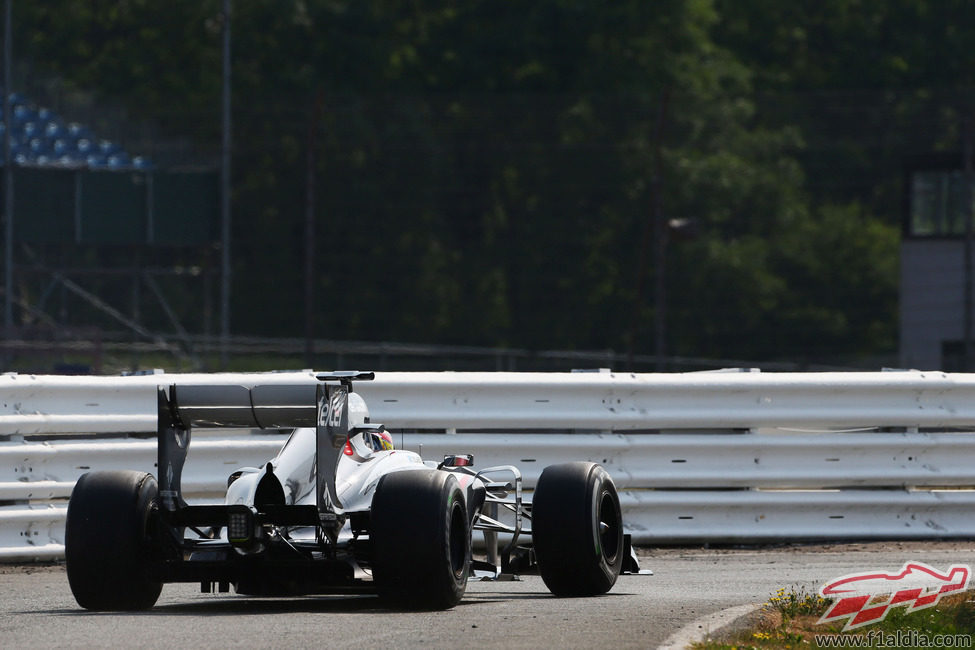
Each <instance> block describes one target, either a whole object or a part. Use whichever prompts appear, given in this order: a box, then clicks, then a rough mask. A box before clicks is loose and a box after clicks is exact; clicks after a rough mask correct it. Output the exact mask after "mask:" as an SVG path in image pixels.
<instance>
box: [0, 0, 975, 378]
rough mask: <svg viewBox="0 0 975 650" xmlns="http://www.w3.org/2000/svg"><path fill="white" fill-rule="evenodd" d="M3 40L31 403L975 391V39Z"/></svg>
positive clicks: (735, 23)
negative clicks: (748, 380) (524, 392)
mask: <svg viewBox="0 0 975 650" xmlns="http://www.w3.org/2000/svg"><path fill="white" fill-rule="evenodd" d="M5 9H6V10H7V19H8V30H7V34H8V38H6V39H5V49H6V51H7V52H8V55H7V56H6V57H5V65H7V67H8V70H7V74H6V75H5V77H6V80H5V82H4V83H5V84H6V85H7V87H6V89H5V96H6V100H5V103H4V110H5V116H6V117H5V119H4V120H3V124H4V143H5V145H7V146H5V147H4V152H5V157H4V173H5V177H4V178H5V182H4V184H3V194H4V206H5V207H4V211H3V215H4V224H5V229H4V241H5V249H4V252H5V254H4V257H5V268H4V277H5V279H6V284H5V289H4V299H5V301H6V305H5V307H6V320H5V328H4V337H3V341H2V344H0V351H2V353H3V355H4V356H3V361H4V370H5V371H20V372H28V371H30V372H106V373H107V372H119V371H140V370H146V369H149V368H166V369H169V370H178V369H181V370H221V369H233V370H258V369H283V368H296V367H314V368H318V369H325V368H335V367H344V368H349V367H361V368H368V369H377V370H383V369H386V370H450V369H453V370H567V369H571V368H596V367H609V368H613V369H614V370H620V371H624V370H634V371H652V370H695V369H702V368H711V367H715V366H727V365H742V366H752V367H761V368H764V369H767V370H807V369H812V370H817V369H871V370H876V369H879V368H881V367H883V366H895V367H896V366H906V367H915V368H921V369H938V368H940V369H944V370H966V369H971V366H972V364H971V360H972V357H973V355H972V313H973V311H975V310H973V306H972V268H971V267H972V264H971V260H972V227H971V222H972V208H971V206H972V191H971V188H972V186H973V182H972V181H973V178H972V177H973V172H972V167H973V165H972V157H973V154H972V149H973V146H972V140H973V137H975V136H973V130H975V129H973V125H972V121H973V119H975V50H973V49H972V48H971V43H973V42H975V4H973V3H970V2H967V1H963V0H937V1H936V0H930V1H926V0H894V1H891V0H858V1H855V0H816V1H812V0H808V1H796V2H789V3H781V2H769V1H768V0H657V1H654V2H647V1H645V0H618V1H616V2H611V3H607V2H595V1H589V0H571V1H570V0H510V1H507V0H506V1H504V2H499V1H497V0H495V1H492V2H486V1H479V0H470V1H466V2H424V1H418V2H400V1H395V0H386V1H361V0H242V1H234V2H229V1H226V0H169V1H167V2H156V1H153V0H116V1H113V2H109V1H96V2H84V3H79V2H71V1H68V0H48V1H45V2H42V3H40V2H27V1H26V0H7V2H6V5H5ZM228 10H229V12H228ZM228 52H229V57H228V56H227V53H228ZM225 135H226V137H225ZM8 146H9V148H8ZM225 199H226V202H224V200H225ZM225 229H226V230H225Z"/></svg>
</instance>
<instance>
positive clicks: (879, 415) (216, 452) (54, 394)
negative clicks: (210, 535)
mask: <svg viewBox="0 0 975 650" xmlns="http://www.w3.org/2000/svg"><path fill="white" fill-rule="evenodd" d="M314 381H315V380H314V377H313V375H312V373H309V372H302V373H271V374H233V375H232V374H217V375H196V374H194V375H150V376H141V377H80V378H79V377H37V376H25V375H4V376H0V435H5V436H6V437H8V438H9V439H8V441H6V442H0V560H4V559H6V560H11V559H31V558H41V559H49V558H58V557H61V556H62V555H63V528H64V513H65V508H66V499H67V497H68V495H69V494H70V490H71V488H72V487H73V485H74V482H75V481H76V480H77V478H78V477H79V476H80V475H81V474H82V473H84V472H85V471H88V470H89V469H116V468H128V469H144V470H146V471H153V470H154V467H153V465H154V463H155V454H156V442H155V439H154V438H152V439H124V438H118V437H114V438H101V439H89V440H82V439H80V438H78V437H75V438H69V439H60V440H41V439H36V438H30V437H31V436H35V437H36V436H38V435H40V434H55V433H56V434H65V433H67V434H84V433H85V432H86V431H87V432H90V431H98V432H99V433H118V432H132V433H139V432H148V431H155V426H156V424H155V409H156V401H155V400H156V395H155V392H156V386H157V385H168V384H172V383H177V384H214V383H226V384H228V385H247V386H253V385H265V384H268V385H269V384H285V385H293V384H296V383H301V384H304V383H306V382H307V383H309V384H311V383H314ZM357 390H359V391H360V392H361V393H362V394H363V396H364V397H365V398H366V400H367V402H368V403H369V405H370V410H371V412H372V414H373V420H374V421H382V422H384V423H386V424H387V426H389V427H391V428H394V429H397V430H406V431H410V430H413V431H416V430H420V431H423V430H437V429H440V430H446V431H447V433H446V434H445V433H408V432H404V433H398V434H397V439H396V443H397V446H399V447H401V448H408V449H413V450H415V451H420V452H421V454H422V455H423V456H424V457H425V458H428V459H436V458H438V457H439V456H441V455H443V454H446V453H473V454H474V456H475V462H476V465H477V466H479V467H486V466H488V465H494V464H515V465H517V466H519V467H520V468H521V470H522V472H523V474H524V477H525V481H526V487H528V488H529V489H530V488H531V487H532V486H533V485H534V483H535V481H537V478H538V475H539V474H540V472H541V470H542V469H543V468H544V467H545V466H546V465H549V464H552V463H556V462H563V461H567V460H585V459H589V460H594V461H596V462H600V463H602V464H603V465H605V466H606V467H607V469H608V470H609V471H610V473H611V474H612V475H613V477H614V479H615V481H616V483H617V485H618V486H619V488H620V491H621V498H622V502H623V507H624V518H625V520H626V523H627V527H628V530H629V532H631V533H633V535H634V539H635V540H636V541H637V542H638V543H641V544H650V543H661V542H665V543H678V542H701V541H710V542H743V541H744V542H757V541H768V540H776V541H781V540H796V539H863V538H887V539H893V538H945V537H971V536H973V535H975V518H973V517H971V516H970V513H971V512H972V506H973V505H975V491H973V490H972V489H971V488H973V487H975V464H973V463H972V462H971V461H972V459H973V458H975V433H970V432H927V431H919V430H918V429H919V428H935V427H943V428H951V427H957V428H962V427H971V426H973V425H975V376H969V375H958V374H945V373H921V372H885V373H821V374H811V375H798V374H760V373H694V374H687V375H656V374H653V375H630V374H612V373H578V374H569V373H540V374H520V373H382V374H378V375H377V378H376V381H374V382H370V383H362V384H358V385H357ZM782 427H785V428H787V429H788V430H783V429H782ZM827 427H848V428H849V427H871V431H869V432H868V431H820V432H811V431H808V430H809V429H824V428H827ZM881 427H884V428H881ZM891 428H893V429H895V430H893V431H891V430H890V429H891ZM470 429H483V430H484V431H481V432H477V433H475V432H467V431H465V430H470ZM512 429H522V430H524V429H533V430H535V431H534V432H527V433H526V432H517V431H512ZM796 429H803V430H804V431H799V432H797V431H796ZM458 430H460V431H461V432H460V433H454V432H456V431H458ZM451 434H454V435H451ZM89 435H90V434H89ZM24 436H27V438H28V439H26V440H25V439H23V437H24ZM283 441H284V437H283V436H281V435H280V434H275V433H263V434H261V435H253V434H251V433H237V434H235V435H231V434H230V433H229V432H227V433H226V434H224V432H221V436H220V437H208V436H199V437H194V440H193V442H192V448H191V451H190V454H189V457H188V462H187V466H186V470H185V472H184V479H183V485H184V489H185V493H186V495H187V497H188V498H190V499H214V498H220V496H221V495H222V493H223V490H224V488H225V485H226V477H227V475H228V474H229V473H230V472H231V471H233V470H234V469H236V468H237V467H240V466H247V465H252V466H255V465H259V464H260V463H261V462H263V461H266V460H267V459H269V458H271V457H273V456H274V455H275V454H276V452H277V449H278V448H279V447H280V445H281V444H282V443H283ZM943 488H947V489H943Z"/></svg>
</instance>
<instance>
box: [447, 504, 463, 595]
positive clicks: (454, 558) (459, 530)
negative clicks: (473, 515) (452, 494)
mask: <svg viewBox="0 0 975 650" xmlns="http://www.w3.org/2000/svg"><path fill="white" fill-rule="evenodd" d="M462 515H463V511H462V509H461V507H460V504H458V503H456V502H455V503H454V505H453V507H452V508H451V509H450V570H451V571H452V572H453V574H454V578H455V579H457V580H460V579H461V578H463V577H464V570H465V569H466V567H467V526H466V522H465V521H464V517H463V516H462Z"/></svg>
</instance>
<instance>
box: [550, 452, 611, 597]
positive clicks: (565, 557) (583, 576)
mask: <svg viewBox="0 0 975 650" xmlns="http://www.w3.org/2000/svg"><path fill="white" fill-rule="evenodd" d="M531 512H532V543H533V545H534V548H535V558H536V560H537V561H538V570H539V573H541V575H542V580H544V581H545V585H546V586H547V587H548V588H549V590H550V591H551V592H552V593H553V594H555V595H556V596H596V595H599V594H604V593H606V592H607V591H609V590H610V589H611V588H612V587H613V585H614V584H616V578H617V577H618V576H619V574H620V569H621V568H622V566H623V517H622V513H621V511H620V500H619V495H618V494H617V492H616V486H615V485H614V484H613V479H612V478H611V477H610V475H609V474H608V473H607V472H606V470H605V469H603V468H602V467H601V466H599V465H597V464H596V463H588V462H576V463H564V464H561V465H550V466H549V467H546V468H545V469H544V470H543V471H542V475H541V476H540V477H539V479H538V485H537V486H536V488H535V495H534V497H533V499H532V509H531Z"/></svg>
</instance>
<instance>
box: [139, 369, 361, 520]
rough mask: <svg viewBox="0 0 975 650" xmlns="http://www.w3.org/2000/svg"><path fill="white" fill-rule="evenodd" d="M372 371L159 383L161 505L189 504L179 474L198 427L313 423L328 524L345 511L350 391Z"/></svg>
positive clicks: (171, 508) (322, 511) (321, 509)
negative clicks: (341, 491)
mask: <svg viewBox="0 0 975 650" xmlns="http://www.w3.org/2000/svg"><path fill="white" fill-rule="evenodd" d="M374 377H375V375H374V374H373V373H371V372H358V371H348V372H333V373H322V374H318V375H316V379H317V380H318V381H317V382H316V383H306V384H270V385H255V386H242V385H201V386H185V385H184V386H179V385H177V384H171V385H169V386H159V387H158V388H157V396H158V419H157V434H158V441H159V442H158V452H157V453H158V458H157V462H158V465H157V467H158V474H159V476H158V481H159V496H160V501H161V504H160V505H161V507H162V508H163V510H165V511H168V512H176V511H178V510H180V509H182V508H185V507H186V506H187V504H186V502H185V501H184V500H183V497H182V489H181V485H180V484H181V480H182V479H181V477H182V473H183V465H184V464H185V462H186V455H187V452H188V451H189V446H190V438H191V432H192V430H193V429H195V428H220V427H237V428H255V429H291V428H297V427H315V429H316V452H317V461H318V462H317V463H316V473H317V486H318V487H317V504H318V515H319V522H320V523H321V524H322V525H325V526H327V525H328V524H329V523H330V522H335V521H336V520H337V519H338V516H339V515H341V514H342V504H341V503H340V501H339V499H338V497H337V494H336V490H335V466H336V464H337V463H338V460H339V457H340V455H341V453H342V451H341V450H342V447H343V446H344V445H345V441H346V440H347V439H348V435H349V405H348V395H349V393H350V392H351V391H352V390H353V389H352V384H353V382H355V381H366V380H371V379H373V378H374Z"/></svg>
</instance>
